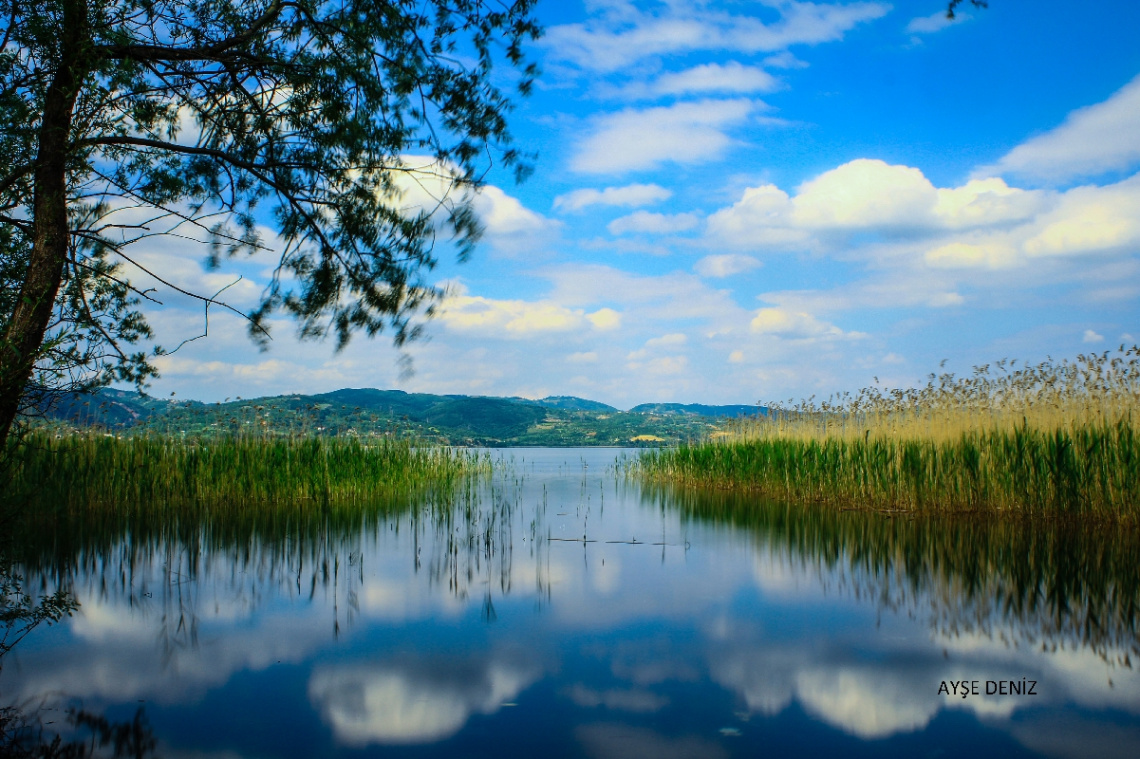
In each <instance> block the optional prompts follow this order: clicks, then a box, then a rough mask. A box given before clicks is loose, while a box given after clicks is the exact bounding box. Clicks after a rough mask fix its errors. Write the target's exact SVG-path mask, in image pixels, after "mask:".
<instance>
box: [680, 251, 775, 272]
mask: <svg viewBox="0 0 1140 759" xmlns="http://www.w3.org/2000/svg"><path fill="white" fill-rule="evenodd" d="M759 266H760V262H759V261H757V260H756V259H755V258H753V257H752V256H744V255H741V254H739V253H720V254H716V255H712V256H705V257H704V258H702V259H701V260H700V261H697V263H696V265H695V266H694V267H693V268H694V269H695V270H696V272H697V274H700V275H701V276H702V277H716V278H722V277H731V276H732V275H733V274H741V273H743V272H746V271H750V270H752V269H755V268H757V267H759Z"/></svg>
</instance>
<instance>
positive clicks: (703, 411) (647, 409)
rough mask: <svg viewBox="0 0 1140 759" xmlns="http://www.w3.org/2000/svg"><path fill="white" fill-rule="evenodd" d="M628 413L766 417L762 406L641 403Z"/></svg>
mask: <svg viewBox="0 0 1140 759" xmlns="http://www.w3.org/2000/svg"><path fill="white" fill-rule="evenodd" d="M630 412H632V413H635V414H696V415H697V416H711V417H728V418H730V419H731V418H734V417H738V416H756V415H758V414H762V415H765V416H766V415H767V414H768V409H766V408H764V407H762V406H741V405H736V406H706V405H704V404H701V403H642V404H641V405H639V406H634V407H633V408H631V409H630Z"/></svg>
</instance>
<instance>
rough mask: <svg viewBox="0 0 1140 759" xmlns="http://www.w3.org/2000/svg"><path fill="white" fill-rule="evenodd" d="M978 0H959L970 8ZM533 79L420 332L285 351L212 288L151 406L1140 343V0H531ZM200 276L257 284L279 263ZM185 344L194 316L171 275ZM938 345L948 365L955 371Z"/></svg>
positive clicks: (996, 355) (171, 325)
mask: <svg viewBox="0 0 1140 759" xmlns="http://www.w3.org/2000/svg"><path fill="white" fill-rule="evenodd" d="M965 5H967V6H968V5H969V4H968V3H966V4H965ZM537 15H538V17H539V19H540V20H541V22H542V23H543V24H544V26H545V28H546V33H545V36H544V37H543V38H542V40H541V41H539V42H538V43H536V44H534V45H533V46H532V47H531V50H530V52H531V55H532V56H533V57H534V58H535V59H536V60H537V61H538V63H539V64H540V65H541V67H542V70H543V73H542V75H541V77H540V79H539V81H538V83H537V85H536V87H535V90H534V93H533V95H532V96H531V97H529V98H527V99H526V100H523V101H521V102H519V104H518V107H517V108H516V110H515V111H514V112H513V113H512V114H511V116H510V119H511V126H512V131H513V133H514V135H515V139H516V143H517V146H518V147H519V148H521V149H522V150H524V151H528V152H532V153H535V154H536V155H537V157H536V159H535V170H534V173H533V174H532V175H531V176H530V177H529V178H528V179H527V180H526V181H524V182H523V183H521V184H519V183H516V182H515V181H514V179H513V177H512V176H511V175H510V174H509V173H508V172H506V171H503V170H500V169H499V168H497V167H495V168H492V169H491V171H490V173H489V174H488V175H487V176H488V184H487V186H486V187H485V189H484V190H483V192H482V193H481V195H480V196H479V197H478V198H477V199H476V201H475V204H476V208H477V209H478V211H479V212H480V215H481V218H482V220H483V223H484V226H485V229H486V234H485V236H484V239H483V241H482V242H481V243H480V245H479V247H478V248H477V250H476V251H475V253H474V255H473V256H472V257H471V258H470V259H469V260H468V261H467V262H465V263H462V264H460V263H458V262H456V261H455V260H454V257H453V256H450V255H447V254H446V253H441V255H440V263H439V266H438V267H437V268H436V269H435V270H434V271H433V272H432V273H431V275H430V278H431V281H433V282H435V283H436V284H438V285H439V286H441V287H445V288H447V290H448V292H449V295H448V297H447V298H446V300H445V301H444V302H443V303H442V309H441V313H440V315H439V316H437V317H436V318H434V319H432V320H430V321H429V322H427V323H426V328H425V335H424V338H423V339H421V340H419V341H416V342H414V343H410V344H407V345H405V346H404V347H403V348H402V349H399V350H397V349H396V348H394V347H393V346H392V344H391V340H390V337H389V336H387V335H384V334H381V335H379V336H377V337H375V338H373V339H368V338H366V337H363V336H358V337H356V338H355V339H354V340H353V341H352V342H350V343H349V345H348V346H347V347H346V348H344V349H343V350H341V351H339V352H338V351H336V348H335V340H333V339H329V340H327V341H324V342H309V341H307V342H301V341H299V340H298V339H297V337H296V330H295V327H294V326H293V325H291V324H290V323H289V322H288V321H286V320H281V321H280V322H277V323H275V324H274V325H273V326H274V330H273V336H274V339H273V341H272V342H271V344H270V346H269V348H268V350H266V351H264V352H262V351H259V350H258V349H257V348H256V347H255V346H254V344H253V343H252V342H251V341H250V340H249V338H248V336H247V334H246V329H245V325H244V323H243V322H242V320H241V319H239V318H237V317H233V316H227V315H225V314H224V313H222V312H219V311H218V310H217V309H213V310H212V311H211V313H210V320H209V334H208V336H207V337H206V338H203V339H200V340H194V341H192V342H188V343H186V344H184V345H183V346H182V347H181V348H180V349H179V350H178V351H177V352H175V353H174V354H172V355H169V356H164V357H161V358H160V359H158V361H157V366H158V368H159V369H160V371H161V377H160V378H158V379H156V380H154V381H153V383H152V385H151V387H150V389H149V392H151V393H152V394H154V395H157V396H160V397H169V396H171V394H174V395H175V396H176V397H180V398H193V399H198V400H205V401H219V400H223V399H225V398H232V397H238V396H242V397H247V398H248V397H257V396H264V395H276V394H283V393H321V392H328V391H331V390H335V389H339V388H344V387H376V388H382V389H401V390H406V391H408V392H429V393H455V394H466V395H497V396H523V397H530V398H541V397H545V396H548V395H574V396H580V397H584V398H590V399H594V400H599V401H603V402H605V403H609V404H611V405H614V406H616V407H619V408H629V407H631V406H634V405H636V404H639V403H646V402H680V403H714V404H715V403H758V402H771V401H783V402H786V401H787V400H789V399H800V398H807V397H810V396H813V395H814V396H815V397H816V399H817V400H819V399H824V398H827V397H828V396H830V395H831V394H833V393H839V392H844V391H854V390H857V389H858V388H861V387H866V386H869V385H872V384H875V383H876V382H877V383H879V384H880V385H884V386H887V387H905V386H912V385H915V384H922V383H924V382H925V381H926V377H927V375H928V374H929V373H931V372H938V371H954V372H957V373H959V374H963V373H967V374H968V373H969V372H971V371H972V367H975V366H979V365H982V364H988V363H993V362H995V361H997V360H999V359H1003V358H1006V359H1017V360H1019V361H1029V362H1037V361H1041V360H1044V359H1045V358H1046V357H1049V356H1051V357H1052V358H1054V359H1060V358H1073V357H1075V356H1077V355H1078V354H1081V353H1088V352H1093V351H1095V352H1102V351H1106V350H1109V351H1114V350H1116V349H1117V348H1118V347H1119V346H1120V345H1121V344H1122V343H1127V344H1128V345H1132V344H1133V343H1135V342H1137V341H1140V45H1137V44H1136V39H1135V30H1136V29H1140V3H1135V2H1131V1H1130V0H1101V1H1099V2H1096V3H1078V2H1075V0H1068V1H1067V2H1061V1H1059V0H1040V1H1038V2H1034V3H1031V4H1027V3H1024V2H1015V0H991V2H990V5H989V7H988V8H987V9H975V8H969V7H967V8H966V9H964V10H963V11H962V12H960V13H959V14H958V18H957V19H956V20H955V21H953V22H950V21H948V20H947V19H946V18H945V2H944V0H900V1H899V2H895V3H883V2H835V3H831V2H819V3H808V2H793V1H791V0H761V1H751V2H749V1H746V0H735V1H734V0H716V1H713V0H710V1H708V2H704V1H702V0H666V1H665V2H627V1H626V0H586V2H580V1H575V0H557V1H555V0H547V1H546V2H543V1H542V0H540V2H539V5H538V9H537ZM205 252H206V251H204V250H203V249H201V248H200V247H197V246H195V245H193V244H192V243H189V242H187V241H183V240H178V239H167V240H162V241H160V242H157V243H155V244H154V245H153V246H152V247H151V248H149V249H146V250H145V251H141V250H140V251H139V257H140V260H141V261H143V262H148V263H150V264H152V265H156V266H161V267H162V270H163V271H165V272H166V273H167V275H168V277H169V278H171V279H172V280H173V281H175V282H177V283H178V284H180V285H181V286H182V287H184V288H186V289H190V290H195V291H198V292H206V293H211V292H213V291H215V290H217V289H218V288H220V287H222V286H224V285H226V284H229V283H231V282H234V281H235V280H236V279H237V275H239V274H240V275H241V276H242V279H241V281H239V282H237V284H235V285H234V286H233V287H231V288H230V289H229V290H227V291H226V293H225V296H226V297H227V298H228V299H229V301H230V302H231V303H233V304H234V305H236V306H238V307H240V308H244V309H249V308H252V307H253V306H254V305H255V304H256V302H257V297H258V295H259V294H260V293H261V291H262V287H263V286H264V283H265V281H266V276H267V273H268V271H269V270H270V269H271V264H272V261H268V260H244V261H231V262H228V263H226V264H225V265H224V266H223V267H222V268H221V269H220V270H216V271H207V269H206V268H205ZM163 303H164V306H163V307H162V308H160V309H155V310H150V311H148V312H147V314H148V317H149V320H150V322H151V324H152V326H153V327H154V329H155V332H156V335H157V340H158V342H159V343H160V344H162V345H163V346H165V347H166V348H167V349H168V350H169V349H171V348H173V347H174V346H176V345H178V343H180V342H181V341H183V340H187V339H189V338H193V337H195V336H196V335H199V334H201V333H202V331H203V311H202V307H201V306H200V305H199V304H195V303H192V302H189V301H186V300H183V299H180V298H179V297H178V296H177V294H175V293H171V292H167V293H166V294H165V297H163ZM943 361H945V362H946V363H945V368H944V369H940V364H941V362H943Z"/></svg>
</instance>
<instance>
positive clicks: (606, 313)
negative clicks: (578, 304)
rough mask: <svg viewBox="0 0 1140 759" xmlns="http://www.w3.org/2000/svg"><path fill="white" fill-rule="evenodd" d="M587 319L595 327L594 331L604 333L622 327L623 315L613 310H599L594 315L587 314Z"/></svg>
mask: <svg viewBox="0 0 1140 759" xmlns="http://www.w3.org/2000/svg"><path fill="white" fill-rule="evenodd" d="M586 319H587V320H589V322H590V324H593V325H594V329H596V330H600V331H603V332H605V331H609V330H614V329H617V328H618V327H620V326H621V314H620V313H619V312H617V311H615V310H613V309H612V308H599V309H598V310H597V311H595V312H593V313H592V314H586Z"/></svg>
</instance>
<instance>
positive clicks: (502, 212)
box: [475, 185, 557, 238]
mask: <svg viewBox="0 0 1140 759" xmlns="http://www.w3.org/2000/svg"><path fill="white" fill-rule="evenodd" d="M475 211H476V213H478V214H479V220H480V221H482V222H483V226H484V227H485V230H486V234H487V236H488V237H492V238H506V237H516V238H517V237H522V236H527V235H540V234H546V233H548V232H550V231H551V229H553V228H556V227H557V222H554V221H552V220H550V219H547V218H546V217H545V216H543V215H542V214H539V213H536V212H534V211H531V210H530V209H529V208H526V207H525V206H523V204H522V203H520V202H519V200H518V198H515V197H512V196H510V195H508V194H507V193H505V192H503V191H502V190H500V189H499V188H498V187H495V186H493V185H488V186H486V187H484V188H483V189H482V191H480V193H479V194H478V195H477V196H476V197H475Z"/></svg>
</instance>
